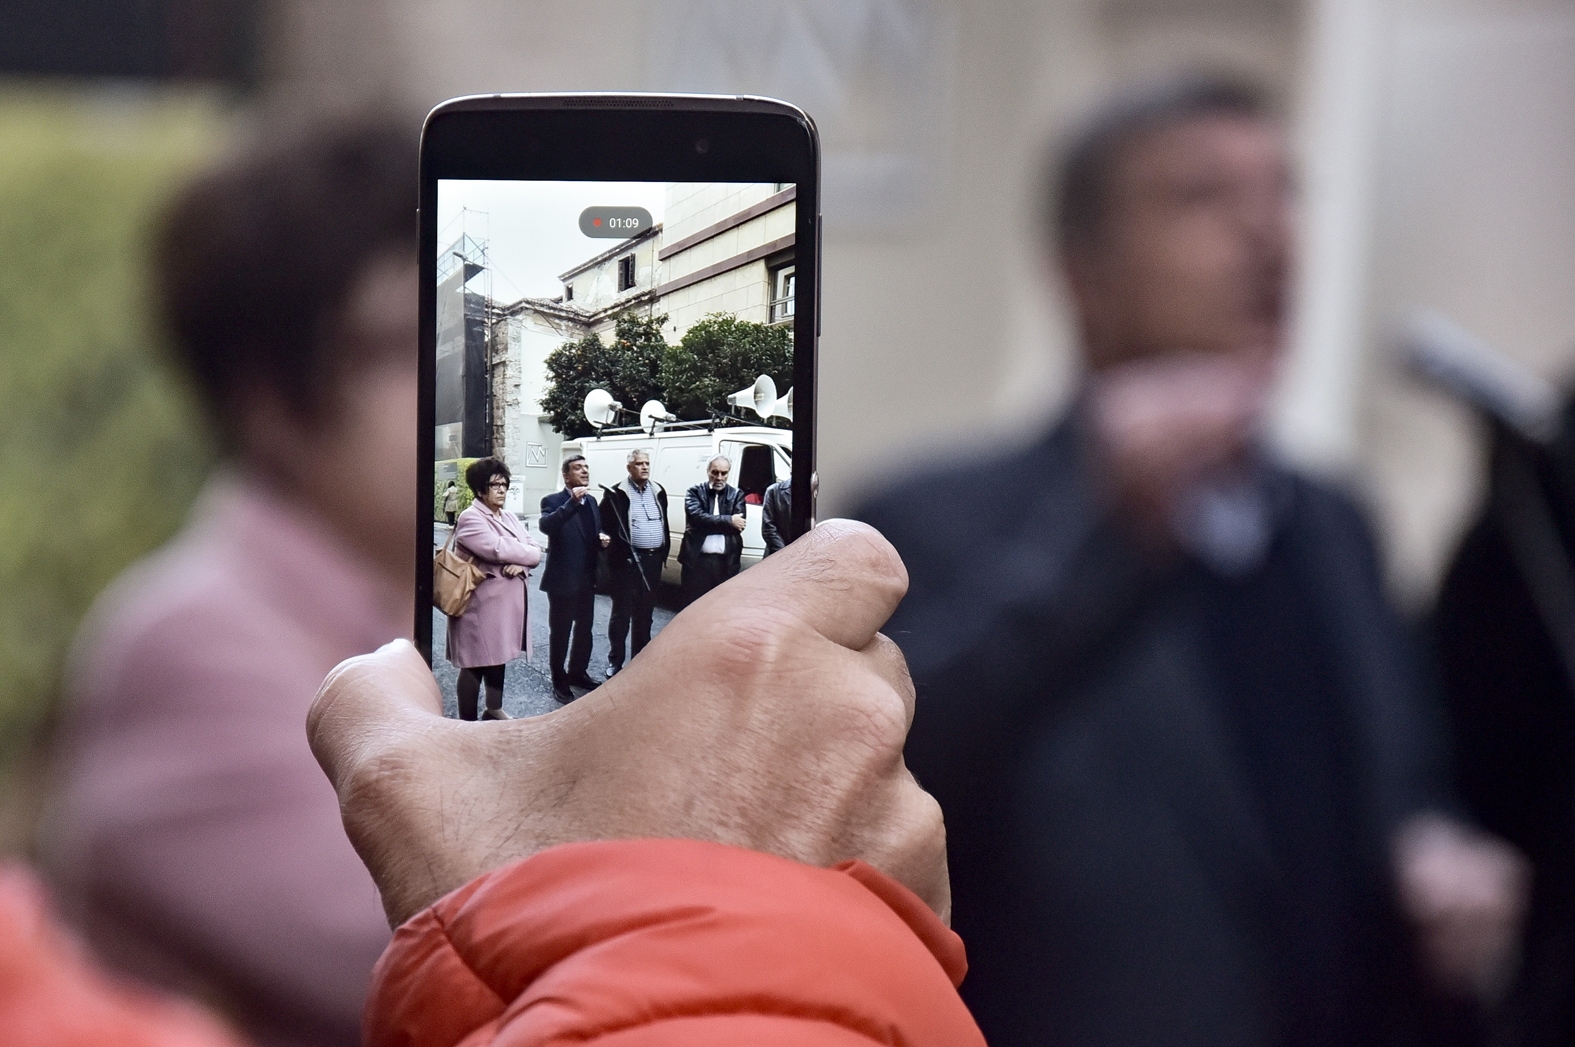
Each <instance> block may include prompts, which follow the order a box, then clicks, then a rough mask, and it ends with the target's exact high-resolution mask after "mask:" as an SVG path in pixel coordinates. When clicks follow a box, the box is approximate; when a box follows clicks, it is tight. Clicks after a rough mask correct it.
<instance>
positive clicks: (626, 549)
mask: <svg viewBox="0 0 1575 1047" xmlns="http://www.w3.org/2000/svg"><path fill="white" fill-rule="evenodd" d="M628 467H629V476H628V478H627V479H625V480H623V481H622V482H620V483H619V484H618V486H616V487H612V488H604V490H605V491H606V492H607V494H606V497H604V498H603V499H602V508H601V512H602V530H603V531H604V532H605V533H607V534H608V535H610V536H611V537H612V543H611V545H609V546H608V550H607V562H608V565H609V566H610V567H611V569H612V587H613V593H612V596H613V607H612V616H611V617H610V618H609V619H608V622H607V641H608V646H609V648H610V649H609V651H608V653H607V676H608V678H609V679H610V678H611V677H612V676H613V675H614V674H616V673H617V672H618V670H619V669H622V668H623V663H624V640H625V639H626V638H629V629H630V625H631V624H632V625H633V626H634V636H633V638H632V640H631V642H630V644H629V657H630V658H633V657H634V656H635V655H637V654H639V653H640V651H641V650H642V649H643V648H644V647H645V645H646V644H648V643H650V642H651V612H652V609H653V608H654V607H655V605H656V592H657V590H658V589H659V588H660V587H661V584H662V564H664V563H666V562H667V551H668V548H669V547H670V545H671V544H672V538H671V537H670V536H669V535H668V532H667V492H666V491H664V490H663V489H662V485H661V484H659V483H657V482H656V481H655V480H653V479H651V456H650V455H649V454H648V453H647V452H646V451H644V450H643V449H640V448H635V449H634V450H633V451H630V452H629V459H628Z"/></svg>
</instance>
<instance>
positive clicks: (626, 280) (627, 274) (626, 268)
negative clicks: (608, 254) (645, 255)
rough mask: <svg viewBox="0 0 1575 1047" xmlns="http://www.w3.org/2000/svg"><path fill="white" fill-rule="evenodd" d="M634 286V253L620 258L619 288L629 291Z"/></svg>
mask: <svg viewBox="0 0 1575 1047" xmlns="http://www.w3.org/2000/svg"><path fill="white" fill-rule="evenodd" d="M633 286H634V255H632V254H630V255H624V256H623V257H622V258H620V259H618V290H620V291H627V290H628V289H629V288H631V287H633Z"/></svg>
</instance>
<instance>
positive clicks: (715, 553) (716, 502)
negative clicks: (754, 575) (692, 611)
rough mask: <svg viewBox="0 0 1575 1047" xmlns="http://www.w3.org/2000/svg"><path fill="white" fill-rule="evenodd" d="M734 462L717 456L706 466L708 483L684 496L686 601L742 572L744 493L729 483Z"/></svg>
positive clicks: (681, 554)
mask: <svg viewBox="0 0 1575 1047" xmlns="http://www.w3.org/2000/svg"><path fill="white" fill-rule="evenodd" d="M732 471H733V463H732V461H731V460H730V459H728V457H727V456H726V455H720V454H719V455H717V456H716V457H715V458H713V459H711V461H710V462H709V463H707V465H706V477H707V480H706V482H705V483H700V484H695V485H694V486H693V487H691V488H689V492H688V494H686V495H685V496H684V541H683V544H682V545H681V546H679V547H678V562H679V563H680V564H682V565H683V568H684V599H685V602H687V603H693V602H694V601H696V600H698V599H699V598H700V597H702V596H704V595H705V594H706V593H708V592H710V591H711V590H712V589H715V588H716V587H717V586H719V585H721V584H722V583H723V582H725V581H727V580H728V579H729V578H731V577H733V575H735V574H737V573H738V565H739V557H740V556H742V554H743V551H744V492H742V491H740V490H739V489H738V488H736V487H734V486H732V485H731V484H729V483H728V482H727V477H728V474H729V473H731V472H732Z"/></svg>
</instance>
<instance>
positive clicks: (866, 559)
mask: <svg viewBox="0 0 1575 1047" xmlns="http://www.w3.org/2000/svg"><path fill="white" fill-rule="evenodd" d="M807 537H808V538H810V539H811V540H810V541H808V542H803V543H798V544H802V545H804V546H805V550H804V555H802V556H801V557H800V560H799V562H800V563H805V564H809V563H817V564H823V565H824V566H822V567H821V568H820V569H821V570H824V569H825V568H827V567H830V566H833V565H834V566H835V567H836V569H837V570H838V572H839V573H842V574H844V575H849V574H851V575H854V576H856V577H857V578H858V579H859V582H860V584H862V585H878V586H880V587H882V588H885V589H888V590H890V591H891V592H893V593H895V594H896V596H897V597H899V598H900V597H901V596H902V595H903V594H904V593H906V592H907V591H908V569H907V568H906V567H905V566H903V562H902V557H901V556H898V555H897V550H896V549H895V548H894V547H893V546H892V544H891V543H890V542H888V541H887V540H886V538H885V536H884V535H882V534H881V533H880V532H879V531H877V530H876V529H875V528H873V527H871V526H870V525H869V524H866V523H860V522H858V521H856V520H827V521H825V522H824V523H822V524H820V525H819V526H817V527H816V528H815V529H814V530H813V531H811V532H810V533H809V535H808V536H807Z"/></svg>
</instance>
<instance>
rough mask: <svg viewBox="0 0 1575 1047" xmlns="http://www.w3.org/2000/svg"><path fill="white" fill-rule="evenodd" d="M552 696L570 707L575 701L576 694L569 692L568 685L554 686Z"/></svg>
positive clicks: (558, 684)
mask: <svg viewBox="0 0 1575 1047" xmlns="http://www.w3.org/2000/svg"><path fill="white" fill-rule="evenodd" d="M552 696H553V697H554V698H556V699H558V701H560V702H562V703H563V704H564V705H568V704H569V703H570V702H572V701H574V692H573V691H571V690H569V685H568V684H566V683H555V684H553V685H552Z"/></svg>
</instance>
